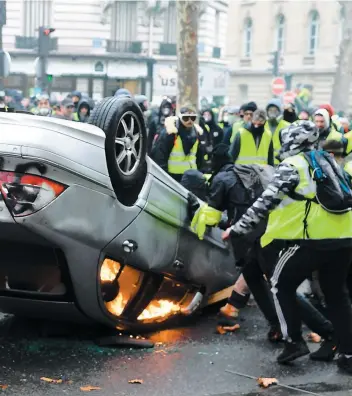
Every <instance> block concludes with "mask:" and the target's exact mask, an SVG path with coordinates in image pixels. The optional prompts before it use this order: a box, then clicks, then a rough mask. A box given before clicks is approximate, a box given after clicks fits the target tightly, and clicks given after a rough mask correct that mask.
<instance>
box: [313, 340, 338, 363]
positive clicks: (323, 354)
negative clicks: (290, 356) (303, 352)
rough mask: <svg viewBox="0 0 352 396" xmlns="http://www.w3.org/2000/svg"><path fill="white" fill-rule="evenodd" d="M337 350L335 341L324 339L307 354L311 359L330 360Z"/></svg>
mask: <svg viewBox="0 0 352 396" xmlns="http://www.w3.org/2000/svg"><path fill="white" fill-rule="evenodd" d="M336 352H337V345H336V342H334V341H333V340H324V341H323V342H322V343H321V344H320V348H319V349H318V350H317V351H315V352H313V353H311V354H310V355H309V357H310V359H311V360H317V361H320V362H332V361H333V360H334V358H335V355H336Z"/></svg>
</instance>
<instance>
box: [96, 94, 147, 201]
mask: <svg viewBox="0 0 352 396" xmlns="http://www.w3.org/2000/svg"><path fill="white" fill-rule="evenodd" d="M89 123H90V124H93V125H95V126H97V127H99V128H100V129H102V130H103V131H104V132H105V135H106V139H105V154H106V163H107V167H108V172H109V175H110V179H111V184H112V186H113V188H114V191H115V194H116V196H117V198H118V199H119V200H120V201H121V202H122V203H123V204H124V205H128V206H129V205H132V204H133V203H134V202H135V201H136V199H137V197H138V194H139V192H140V190H141V188H142V186H143V183H144V180H145V177H146V170H147V164H146V152H147V131H146V127H145V123H144V118H143V114H142V112H141V110H140V108H139V106H138V104H137V103H136V102H134V101H133V99H131V98H129V97H111V98H106V99H104V100H103V101H102V102H100V103H99V104H98V105H97V106H96V107H95V108H94V110H93V112H92V114H91V116H90V119H89Z"/></svg>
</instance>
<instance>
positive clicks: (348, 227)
mask: <svg viewBox="0 0 352 396" xmlns="http://www.w3.org/2000/svg"><path fill="white" fill-rule="evenodd" d="M283 162H285V163H288V164H290V165H292V166H294V167H295V168H296V169H297V171H298V173H299V178H300V182H299V185H298V186H297V187H296V189H295V192H296V193H298V194H299V195H301V196H304V197H305V198H307V199H314V197H315V195H316V183H315V181H314V180H313V178H312V176H311V173H310V169H309V164H308V162H307V161H306V159H305V158H304V156H303V154H298V155H295V156H293V157H290V158H287V159H285V160H284V161H283ZM306 202H307V201H305V200H303V201H297V200H295V199H292V198H290V197H289V196H287V195H286V196H285V197H284V198H283V200H282V201H281V203H280V204H279V205H278V206H277V207H276V208H275V209H274V210H273V211H272V212H271V213H270V215H269V220H268V225H267V228H266V231H265V234H264V235H263V236H262V238H261V245H262V247H264V246H266V245H268V244H269V243H271V242H272V241H273V240H275V239H280V240H303V239H307V238H308V236H307V235H306V233H305V226H304V222H305V220H306V224H307V228H306V231H307V233H308V234H309V239H311V240H322V239H345V238H352V211H349V212H347V213H344V214H332V213H329V212H327V211H326V210H324V209H323V208H322V207H321V205H319V204H318V203H315V202H312V201H311V207H310V210H309V212H308V214H307V215H306Z"/></svg>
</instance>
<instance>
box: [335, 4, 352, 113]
mask: <svg viewBox="0 0 352 396" xmlns="http://www.w3.org/2000/svg"><path fill="white" fill-rule="evenodd" d="M339 3H340V5H341V7H343V9H344V20H342V21H340V23H343V31H342V40H341V43H340V52H339V59H338V65H337V69H336V73H335V79H334V84H333V89H332V95H331V104H332V105H333V106H334V108H335V109H336V110H337V111H344V112H346V111H347V110H348V107H349V94H350V87H351V82H352V2H351V1H339Z"/></svg>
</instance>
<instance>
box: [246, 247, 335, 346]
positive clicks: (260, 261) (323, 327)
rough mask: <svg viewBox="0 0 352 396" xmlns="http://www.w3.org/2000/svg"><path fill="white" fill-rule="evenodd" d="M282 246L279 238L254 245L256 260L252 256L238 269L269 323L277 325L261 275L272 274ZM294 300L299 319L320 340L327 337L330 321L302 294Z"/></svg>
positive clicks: (268, 288) (267, 288)
mask: <svg viewBox="0 0 352 396" xmlns="http://www.w3.org/2000/svg"><path fill="white" fill-rule="evenodd" d="M285 246H286V245H284V244H282V243H281V242H279V241H278V242H273V243H271V244H270V245H268V246H266V247H265V248H261V247H260V246H259V245H258V246H257V247H256V249H257V255H256V256H257V259H254V258H253V259H252V260H251V261H248V262H247V264H246V265H245V266H244V268H243V271H242V274H243V276H244V278H245V280H246V282H247V285H248V287H249V289H250V290H251V292H252V294H253V297H254V299H255V301H256V302H257V304H258V307H259V308H260V310H261V311H262V313H263V314H264V316H265V318H266V319H267V321H268V322H269V323H270V325H271V326H279V317H278V315H277V312H276V310H275V305H274V300H273V295H272V293H271V292H270V286H269V283H268V282H267V281H265V279H264V277H263V274H264V275H265V276H266V278H267V279H268V280H270V278H271V277H272V275H273V271H274V268H275V263H276V262H277V259H278V256H279V252H280V250H281V249H282V248H284V247H285ZM303 280H304V279H303ZM301 283H302V282H301ZM298 286H299V285H298ZM298 286H297V287H298ZM296 289H297V288H296ZM295 295H296V293H295ZM296 299H297V301H296V303H297V306H298V310H299V315H300V318H301V320H302V321H303V322H304V323H305V324H306V325H307V326H308V327H309V328H310V329H311V330H312V331H314V332H315V333H317V334H319V335H320V336H321V337H323V338H324V339H329V338H331V337H332V334H333V326H332V324H331V322H330V321H329V320H328V319H326V318H325V317H324V316H323V315H322V314H321V313H320V312H319V311H318V310H317V309H316V308H315V307H314V306H313V305H312V304H311V303H310V301H309V300H307V299H306V298H304V296H301V295H297V296H296Z"/></svg>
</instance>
